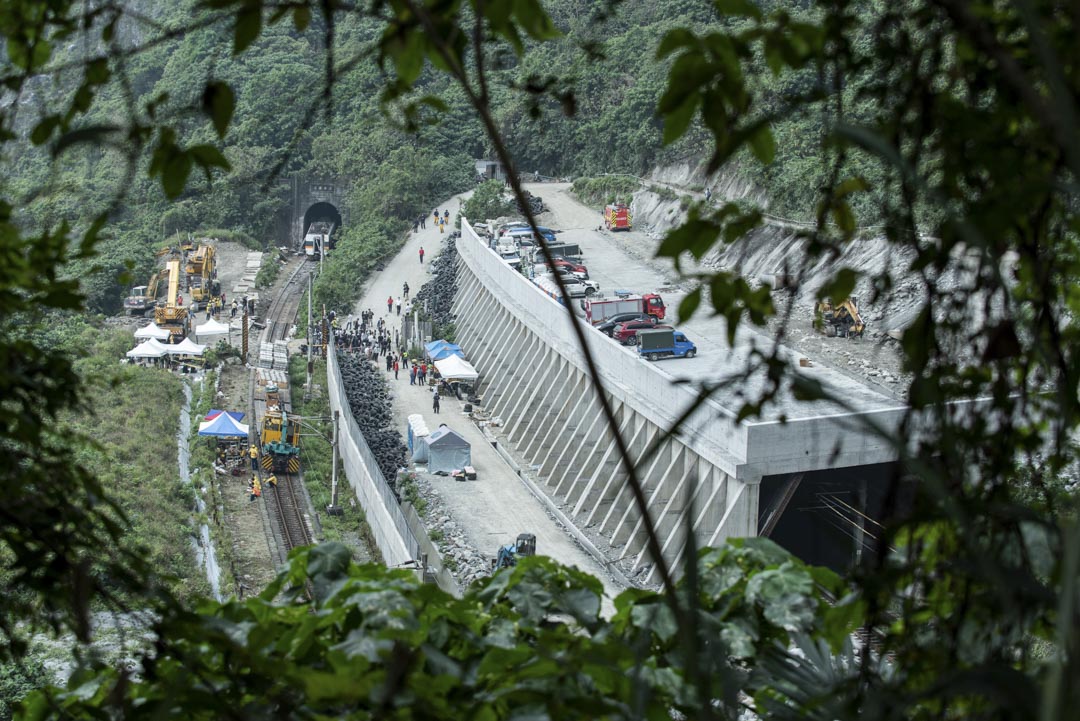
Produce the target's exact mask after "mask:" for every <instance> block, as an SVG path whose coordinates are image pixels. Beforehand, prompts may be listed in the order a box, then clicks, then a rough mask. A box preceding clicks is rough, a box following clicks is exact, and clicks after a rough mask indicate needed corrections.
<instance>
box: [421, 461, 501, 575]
mask: <svg viewBox="0 0 1080 721" xmlns="http://www.w3.org/2000/svg"><path fill="white" fill-rule="evenodd" d="M414 477H415V483H416V492H417V495H418V496H419V497H420V498H422V499H423V500H424V502H425V503H424V513H423V514H422V516H423V518H422V520H423V521H424V528H426V529H427V531H428V535H429V537H430V538H431V540H432V543H434V544H435V545H436V546H437V547H438V549H439V553H441V554H442V557H443V562H444V563H445V564H446V567H447V568H449V569H450V573H451V574H452V575H453V576H454V578H455V579H456V580H457V582H458V583H459V584H461V586H462V587H465V586H467V585H468V584H470V583H472V582H473V581H475V580H477V579H480V578H486V577H487V576H489V575H490V574H491V558H493V557H494V554H495V552H496V551H497V550H498V545H497V544H496V545H493V546H492V548H491V549H490V553H491V554H492V555H489V556H485V555H484V554H483V553H481V552H480V551H478V550H477V549H476V548H475V547H473V546H472V545H471V544H470V543H469V541H468V540H467V539H466V538H465V529H464V528H463V527H462V526H461V525H460V524H459V523H457V522H456V521H454V519H452V518H451V517H450V512H449V511H447V510H446V509H445V508H444V507H443V503H442V500H441V499H440V498H439V494H438V493H437V492H436V491H435V489H434V488H432V487H431V484H432V481H431V480H429V479H428V478H425V477H424V475H423V474H415V476H414ZM438 482H439V483H458V481H451V480H445V481H444V480H439V481H438Z"/></svg>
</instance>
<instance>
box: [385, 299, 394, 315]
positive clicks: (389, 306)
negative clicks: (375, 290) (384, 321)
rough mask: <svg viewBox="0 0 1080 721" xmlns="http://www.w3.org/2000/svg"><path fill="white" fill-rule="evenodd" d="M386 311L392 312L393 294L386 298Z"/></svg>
mask: <svg viewBox="0 0 1080 721" xmlns="http://www.w3.org/2000/svg"><path fill="white" fill-rule="evenodd" d="M386 312H387V313H393V312H394V296H389V297H388V298H387V299H386Z"/></svg>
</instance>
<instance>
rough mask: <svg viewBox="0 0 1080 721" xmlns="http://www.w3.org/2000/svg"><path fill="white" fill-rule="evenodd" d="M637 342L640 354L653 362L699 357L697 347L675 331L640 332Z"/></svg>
mask: <svg viewBox="0 0 1080 721" xmlns="http://www.w3.org/2000/svg"><path fill="white" fill-rule="evenodd" d="M637 342H638V353H639V354H641V356H642V357H643V358H646V359H648V360H651V361H654V360H660V359H661V358H693V357H694V356H696V355H697V346H696V345H694V344H693V343H691V342H690V341H689V340H688V339H687V337H686V336H685V335H683V334H682V333H681V332H679V331H677V330H674V329H667V330H662V329H657V330H639V331H638V334H637Z"/></svg>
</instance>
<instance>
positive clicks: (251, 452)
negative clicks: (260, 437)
mask: <svg viewBox="0 0 1080 721" xmlns="http://www.w3.org/2000/svg"><path fill="white" fill-rule="evenodd" d="M248 456H250V457H251V470H253V471H257V470H259V449H258V448H256V447H255V446H254V445H252V446H251V448H249V449H248Z"/></svg>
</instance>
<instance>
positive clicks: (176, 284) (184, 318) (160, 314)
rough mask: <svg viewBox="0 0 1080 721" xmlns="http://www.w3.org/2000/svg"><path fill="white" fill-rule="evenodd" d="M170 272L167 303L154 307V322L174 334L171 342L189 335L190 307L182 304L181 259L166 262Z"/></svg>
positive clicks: (177, 341) (178, 340) (166, 267)
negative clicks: (180, 296) (180, 301)
mask: <svg viewBox="0 0 1080 721" xmlns="http://www.w3.org/2000/svg"><path fill="white" fill-rule="evenodd" d="M165 271H166V272H167V273H168V274H169V294H168V296H166V298H165V304H164V305H159V306H157V307H156V308H154V322H155V323H157V324H158V325H159V326H161V327H162V328H165V329H166V330H168V331H169V333H171V334H172V337H171V338H170V339H169V340H170V342H173V343H179V342H180V341H182V340H183V339H184V337H185V336H187V332H188V309H187V308H185V307H184V306H182V305H180V303H179V302H178V301H179V300H180V298H179V295H180V261H179V260H177V259H173V260H170V261H169V262H168V263H166V264H165Z"/></svg>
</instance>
